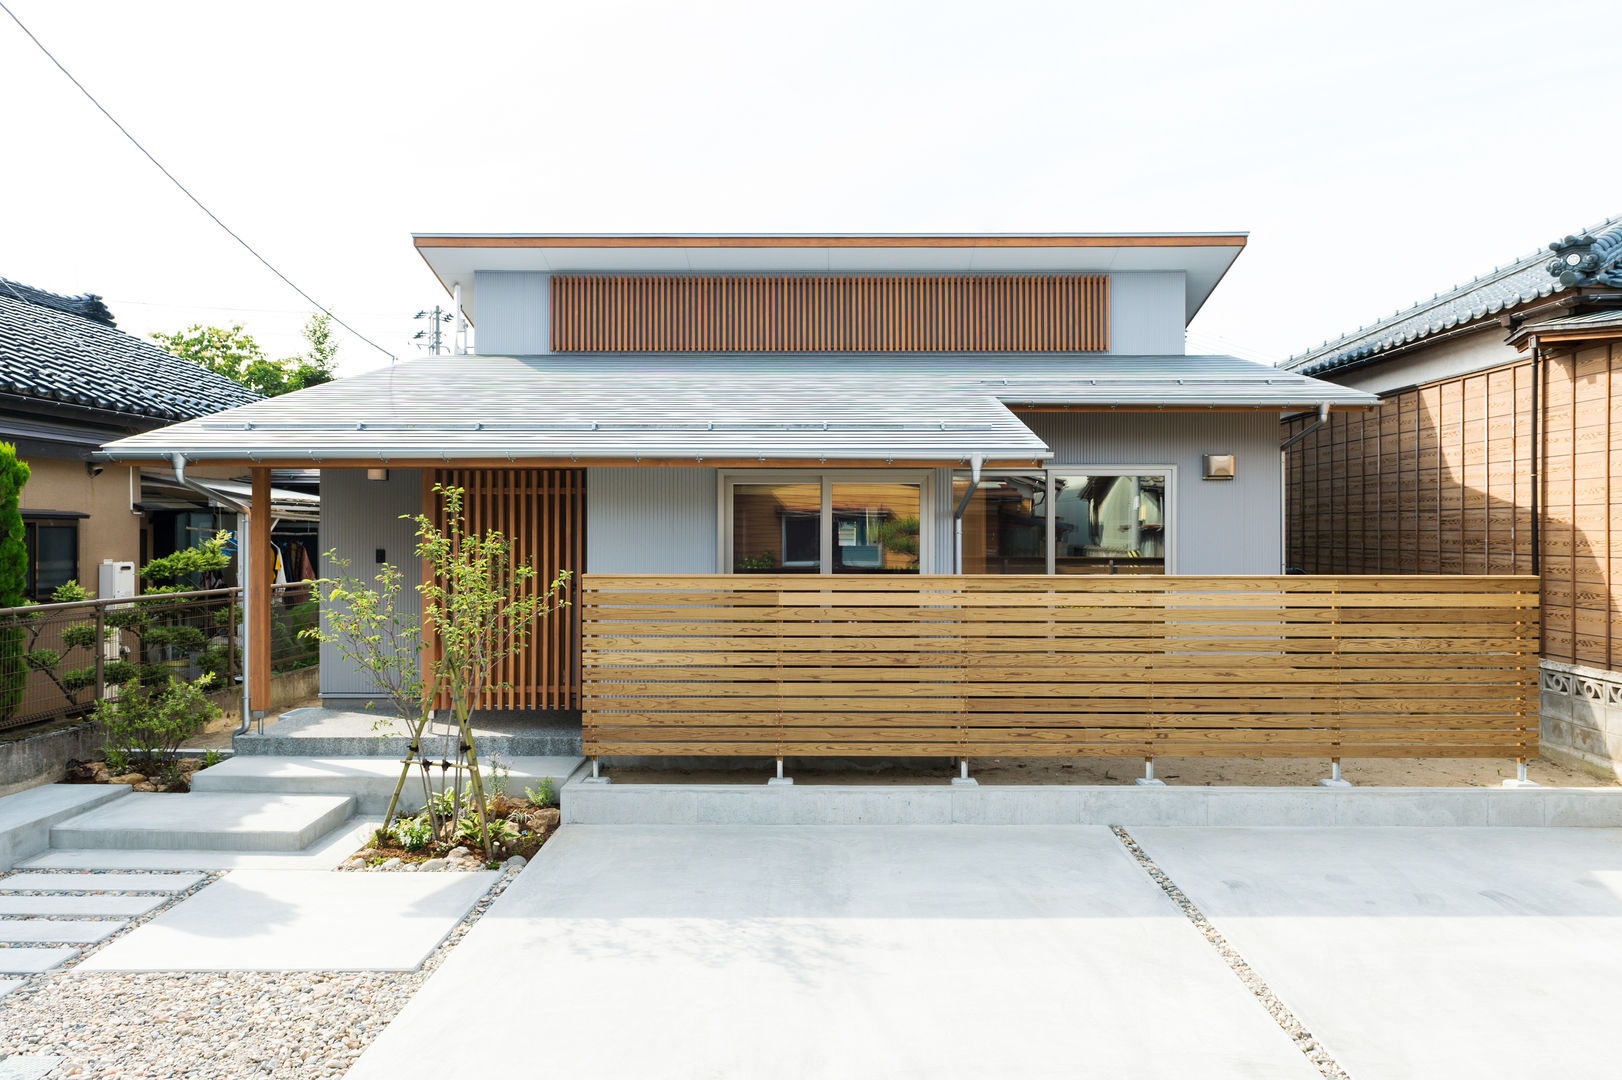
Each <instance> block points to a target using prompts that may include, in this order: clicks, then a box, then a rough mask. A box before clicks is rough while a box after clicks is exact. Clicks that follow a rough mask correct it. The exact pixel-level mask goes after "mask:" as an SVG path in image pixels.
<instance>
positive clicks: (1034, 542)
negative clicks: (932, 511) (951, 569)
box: [952, 473, 1048, 574]
mask: <svg viewBox="0 0 1622 1080" xmlns="http://www.w3.org/2000/svg"><path fill="white" fill-rule="evenodd" d="M968 490H969V477H968V475H967V474H964V475H961V476H957V477H954V478H953V482H952V508H953V509H954V510H955V509H956V508H957V506H958V504H959V503H961V502H962V501H963V495H964V493H965V492H967V491H968ZM1047 572H1048V524H1047V477H1045V476H1044V475H1043V474H1041V473H1031V474H1029V475H1026V476H987V477H982V478H981V480H980V486H979V487H978V488H976V489H975V492H974V497H973V498H971V499H970V500H969V505H968V507H967V508H966V509H965V510H964V511H963V573H965V574H1045V573H1047Z"/></svg>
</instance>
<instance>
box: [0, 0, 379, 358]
mask: <svg viewBox="0 0 1622 1080" xmlns="http://www.w3.org/2000/svg"><path fill="white" fill-rule="evenodd" d="M0 11H4V12H5V13H6V14H7V15H9V16H11V21H12V22H14V23H16V24H17V28H18V29H19V30H21V31H22V32H23V33H25V34H27V35H28V40H29V41H32V42H33V43H34V44H35V45H36V46H38V47H39V51H40V52H42V53H44V54H45V58H46V59H47V60H49V61H50V62H51V63H53V64H55V65H56V70H58V71H60V72H61V73H62V74H64V75H66V76H67V77H68V81H69V82H71V83H72V84H73V85H74V86H76V87H78V88H79V93H81V94H83V95H84V96H85V97H86V98H87V99H88V100H89V102H90V104H92V105H94V106H95V107H96V110H97V111H98V112H100V113H101V115H103V116H105V117H106V118H107V119H108V120H109V121H110V122H111V123H112V125H113V126H114V127H115V128H117V129H118V130H119V132H120V133H121V134H123V136H124V138H126V139H128V140H129V141H130V144H131V145H132V146H134V147H135V149H137V150H139V151H140V152H141V153H142V155H143V156H145V158H146V159H147V160H148V161H150V162H152V164H153V165H155V166H156V167H157V170H158V171H159V172H161V173H162V174H163V175H165V176H167V177H168V178H169V182H170V183H172V184H174V185H175V187H177V188H179V189H180V191H181V194H183V195H185V196H186V198H188V199H190V200H191V201H192V202H194V203H196V204H197V209H199V210H201V211H202V212H203V213H205V214H207V215H208V216H209V220H211V221H213V222H214V224H216V225H218V226H219V227H220V228H222V229H224V230H225V233H226V235H227V236H229V237H230V238H231V239H233V240H235V241H236V242H237V243H239V244H241V245H242V247H243V250H245V251H247V253H248V254H249V255H252V256H253V257H254V258H256V259H258V260H259V261H260V262H261V263H263V264H264V266H265V269H267V270H269V271H270V272H271V273H272V274H275V275H276V276H277V277H279V278H281V279H282V281H283V282H284V283H285V284H286V285H287V287H288V288H290V289H292V290H293V291H294V292H296V293H298V294H299V295H300V296H302V297H304V299H306V300H308V301H309V302H310V303H311V304H313V305H314V306H315V308H316V309H317V310H318V311H320V312H321V313H322V314H323V315H326V316H327V317H328V318H330V319H331V320H332V321H333V322H335V323H337V324H338V325H339V326H341V327H343V328H344V329H345V330H348V331H349V332H350V333H351V334H354V335H355V336H356V337H358V338H360V339H361V340H362V341H364V342H365V343H366V344H368V345H370V346H371V347H372V348H374V349H376V350H377V351H378V352H380V353H382V354H383V355H384V356H387V357H388V358H389V359H390V360H397V359H398V357H396V356H395V355H394V354H393V353H391V352H389V350H387V349H385V348H384V347H383V346H381V345H379V344H378V343H377V342H375V341H373V340H372V339H371V338H369V337H367V336H366V335H365V334H363V333H361V332H360V331H359V330H356V329H355V328H354V327H353V326H350V325H349V324H348V323H346V322H344V321H343V320H342V319H340V318H339V317H338V316H336V315H334V314H333V313H332V309H331V308H329V307H327V306H326V305H325V304H323V303H321V302H320V301H318V300H316V298H315V297H313V296H311V295H310V294H309V293H307V292H305V291H304V290H303V289H301V288H299V287H298V286H297V285H295V284H293V279H292V278H290V277H288V276H287V275H286V274H284V273H282V272H281V271H280V270H278V269H276V268H275V267H274V266H272V265H271V263H270V260H269V259H267V258H265V257H264V256H263V255H261V254H259V252H257V251H255V250H254V247H253V245H252V244H250V243H248V242H247V241H246V240H244V239H242V237H240V236H238V235H237V234H236V233H235V232H234V231H233V230H232V229H231V227H230V226H229V225H227V224H226V223H225V222H223V221H221V220H220V219H219V217H218V216H216V215H215V213H214V211H212V210H210V209H209V208H208V207H206V206H204V205H203V200H201V199H199V198H198V197H197V196H195V195H193V194H192V193H191V191H190V189H188V188H187V187H186V185H185V184H182V183H181V182H180V181H179V180H178V179H176V178H175V174H174V173H172V172H170V171H169V170H168V169H166V168H164V167H163V163H162V162H160V161H159V160H158V159H157V158H155V157H153V156H152V154H151V152H150V151H148V150H147V148H146V147H144V146H142V145H141V143H140V140H138V139H137V138H136V137H135V136H134V135H131V134H130V133H129V129H128V128H126V127H125V126H124V125H123V124H120V123H119V122H118V120H117V119H116V118H115V117H114V116H113V114H112V113H110V112H108V111H107V109H106V107H105V106H103V105H102V103H101V102H99V101H97V100H96V96H95V95H94V94H92V93H91V92H90V91H89V90H86V89H85V87H84V83H82V82H80V81H79V80H78V79H76V78H74V77H73V72H71V71H69V70H68V69H67V68H65V67H63V66H62V61H60V60H58V59H57V58H56V57H55V56H54V55H52V53H51V50H49V49H47V48H46V47H45V43H44V42H42V41H40V39H39V38H37V37H35V36H34V32H33V31H32V30H30V29H28V27H27V26H25V25H24V24H23V21H22V20H21V19H19V18H17V13H16V12H14V11H12V10H11V8H9V7H7V6H6V4H5V0H0Z"/></svg>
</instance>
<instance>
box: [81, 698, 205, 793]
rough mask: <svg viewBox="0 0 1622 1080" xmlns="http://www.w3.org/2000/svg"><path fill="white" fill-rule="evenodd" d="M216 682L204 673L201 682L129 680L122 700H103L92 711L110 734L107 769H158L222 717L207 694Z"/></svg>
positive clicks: (108, 734)
mask: <svg viewBox="0 0 1622 1080" xmlns="http://www.w3.org/2000/svg"><path fill="white" fill-rule="evenodd" d="M211 681H212V679H211V677H210V676H207V675H205V676H203V677H202V678H200V679H198V680H197V681H196V682H182V681H181V680H179V679H176V678H174V677H173V676H170V677H169V681H168V684H167V685H165V686H144V685H142V684H141V683H139V682H129V683H126V684H125V685H124V687H123V688H122V689H121V690H120V691H119V695H118V697H117V698H115V699H112V700H108V701H98V702H97V703H96V711H95V713H94V714H93V715H94V719H95V721H96V723H97V724H99V725H100V726H101V730H102V733H103V735H104V736H105V738H106V745H107V750H106V758H107V768H108V769H109V770H116V771H119V772H124V771H127V770H128V769H129V768H132V767H133V768H136V769H139V770H140V771H141V772H144V773H147V774H148V775H151V774H154V773H157V772H159V771H160V770H161V768H162V767H163V765H164V763H165V762H168V761H169V760H170V759H171V758H173V757H174V755H175V751H176V750H178V749H179V748H180V744H181V743H183V742H185V741H186V740H187V739H189V738H191V737H192V736H193V735H196V734H197V733H198V732H199V731H201V730H203V728H204V726H205V725H207V724H208V722H209V721H210V720H213V719H214V718H215V717H217V716H219V715H220V707H219V706H218V705H215V704H214V703H213V702H211V701H209V700H208V697H207V690H208V685H209V683H210V682H211ZM115 759H116V760H117V762H118V764H116V765H115Z"/></svg>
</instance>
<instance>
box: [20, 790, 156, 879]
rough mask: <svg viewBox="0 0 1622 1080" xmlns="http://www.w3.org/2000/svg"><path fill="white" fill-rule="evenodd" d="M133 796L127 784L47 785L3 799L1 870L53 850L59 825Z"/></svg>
mask: <svg viewBox="0 0 1622 1080" xmlns="http://www.w3.org/2000/svg"><path fill="white" fill-rule="evenodd" d="M129 793H130V789H129V788H127V787H125V786H124V785H123V784H45V785H43V786H41V787H36V788H29V789H28V790H26V791H19V792H16V793H15V794H12V795H7V796H5V797H4V798H0V870H6V869H9V868H10V867H12V866H14V865H15V864H17V863H20V862H22V861H23V860H24V859H26V858H28V857H29V856H31V855H35V854H38V853H39V852H41V851H44V850H45V849H46V848H47V847H49V846H50V842H51V826H53V825H55V824H56V823H57V822H59V821H64V820H66V819H68V818H71V817H74V816H76V815H78V814H82V813H84V812H85V811H86V810H89V809H92V808H93V807H97V806H101V805H102V804H103V803H108V802H111V801H112V800H114V799H120V798H124V797H125V796H127V795H129Z"/></svg>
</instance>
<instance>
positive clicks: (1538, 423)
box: [1530, 334, 1543, 575]
mask: <svg viewBox="0 0 1622 1080" xmlns="http://www.w3.org/2000/svg"><path fill="white" fill-rule="evenodd" d="M1542 358H1543V349H1542V347H1541V346H1540V345H1538V338H1537V335H1536V334H1533V335H1532V417H1531V419H1532V430H1531V432H1530V436H1531V440H1532V573H1533V574H1539V575H1540V574H1542V573H1543V571H1542V569H1541V568H1542V565H1543V543H1542V532H1541V529H1540V526H1541V524H1542V522H1541V521H1540V520H1539V519H1541V518H1542V517H1543V500H1542V497H1541V496H1542V492H1540V491H1539V490H1538V482H1539V481H1538V477H1539V475H1540V472H1539V469H1538V458H1539V456H1540V454H1541V453H1542V448H1541V442H1540V440H1539V439H1538V432H1540V431H1541V430H1543V414H1542V413H1541V412H1539V411H1538V384H1539V383H1541V382H1542V381H1543V379H1542V374H1543V372H1542V370H1541V366H1540V363H1539V361H1541V360H1542Z"/></svg>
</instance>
